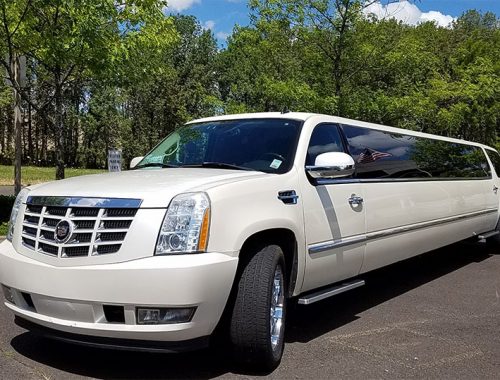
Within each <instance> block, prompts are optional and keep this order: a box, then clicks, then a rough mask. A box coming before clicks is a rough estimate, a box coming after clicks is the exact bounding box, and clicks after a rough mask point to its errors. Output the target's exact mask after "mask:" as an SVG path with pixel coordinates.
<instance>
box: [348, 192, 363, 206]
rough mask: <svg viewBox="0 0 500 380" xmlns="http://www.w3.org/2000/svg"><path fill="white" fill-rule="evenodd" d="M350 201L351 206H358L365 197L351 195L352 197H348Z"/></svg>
mask: <svg viewBox="0 0 500 380" xmlns="http://www.w3.org/2000/svg"><path fill="white" fill-rule="evenodd" d="M348 202H349V204H350V205H351V206H358V205H360V204H361V203H363V198H361V197H358V196H357V195H356V194H353V195H351V197H350V198H349V199H348Z"/></svg>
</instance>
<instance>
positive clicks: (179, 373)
mask: <svg viewBox="0 0 500 380" xmlns="http://www.w3.org/2000/svg"><path fill="white" fill-rule="evenodd" d="M495 253H496V248H492V247H488V246H486V245H481V246H480V247H478V243H458V244H454V245H452V246H449V247H446V248H443V249H440V250H437V251H433V252H430V253H427V254H424V255H421V256H418V257H415V258H412V259H409V260H406V261H403V262H400V263H396V264H393V265H391V266H388V267H385V268H382V269H379V270H376V271H374V272H372V273H369V274H367V275H365V276H363V278H364V279H365V280H366V285H365V286H363V287H361V288H358V289H355V290H352V291H350V292H347V293H344V294H341V295H338V296H336V297H333V298H331V299H329V300H325V301H322V302H318V303H317V304H313V305H310V306H300V307H294V308H291V309H290V312H289V315H288V316H289V321H288V327H287V332H286V341H287V342H288V343H293V342H310V341H311V340H314V339H316V338H318V337H320V336H322V335H324V334H326V333H328V332H330V331H333V330H335V329H337V328H339V327H340V326H343V325H345V324H348V323H350V322H352V321H353V320H355V319H357V318H359V317H358V316H357V315H358V314H359V313H361V312H363V311H365V310H368V309H370V308H372V307H374V306H376V305H378V304H381V303H383V302H385V301H387V300H390V299H392V298H395V297H398V296H399V295H401V294H404V293H406V292H408V291H410V290H412V289H414V288H417V287H419V286H421V285H423V284H426V283H428V282H431V281H433V280H434V279H437V278H439V277H442V276H444V275H446V274H448V273H451V272H453V271H455V270H457V269H460V268H462V267H464V266H467V265H469V264H471V263H474V262H480V261H482V260H485V259H487V258H488V257H490V255H491V254H495ZM292 309H293V310H292ZM11 345H12V347H13V348H14V349H15V350H16V351H17V352H18V353H19V354H21V355H23V356H24V357H26V358H28V359H31V360H33V361H35V362H38V363H40V364H43V365H46V366H49V367H52V368H55V369H58V370H61V371H65V372H68V373H72V374H77V375H82V376H89V377H96V378H128V379H132V378H149V379H157V378H212V377H216V376H220V375H223V374H230V373H244V374H249V372H248V371H246V370H244V369H242V368H235V366H234V365H233V364H232V361H231V355H230V353H229V352H227V350H224V349H221V347H220V346H217V347H211V348H209V349H205V350H202V351H197V352H191V353H183V354H159V353H142V352H130V351H113V350H106V349H100V348H91V347H83V346H78V345H73V344H68V343H64V342H59V341H52V340H50V339H45V338H42V337H39V336H37V335H35V334H32V333H28V332H26V333H23V334H21V335H18V336H16V337H15V338H14V339H12V341H11ZM285 355H286V351H285ZM56 377H57V376H56Z"/></svg>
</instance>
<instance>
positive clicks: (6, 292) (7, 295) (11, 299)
mask: <svg viewBox="0 0 500 380" xmlns="http://www.w3.org/2000/svg"><path fill="white" fill-rule="evenodd" d="M2 291H3V295H4V297H5V299H6V300H7V302H10V303H13V304H14V305H15V304H16V303H15V302H14V294H13V292H12V289H11V288H9V287H8V286H5V285H2Z"/></svg>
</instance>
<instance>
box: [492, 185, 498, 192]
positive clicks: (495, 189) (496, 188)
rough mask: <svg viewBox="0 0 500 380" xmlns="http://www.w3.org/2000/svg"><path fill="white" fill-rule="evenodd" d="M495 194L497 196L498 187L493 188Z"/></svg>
mask: <svg viewBox="0 0 500 380" xmlns="http://www.w3.org/2000/svg"><path fill="white" fill-rule="evenodd" d="M493 192H494V193H495V194H496V193H498V187H496V186H493Z"/></svg>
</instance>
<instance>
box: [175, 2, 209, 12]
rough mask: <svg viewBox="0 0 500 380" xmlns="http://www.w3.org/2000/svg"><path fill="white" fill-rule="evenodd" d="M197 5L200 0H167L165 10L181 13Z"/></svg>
mask: <svg viewBox="0 0 500 380" xmlns="http://www.w3.org/2000/svg"><path fill="white" fill-rule="evenodd" d="M199 3H201V0H167V4H168V5H167V10H169V11H174V12H181V11H183V10H185V9H188V8H191V7H192V6H193V5H194V4H199Z"/></svg>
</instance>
